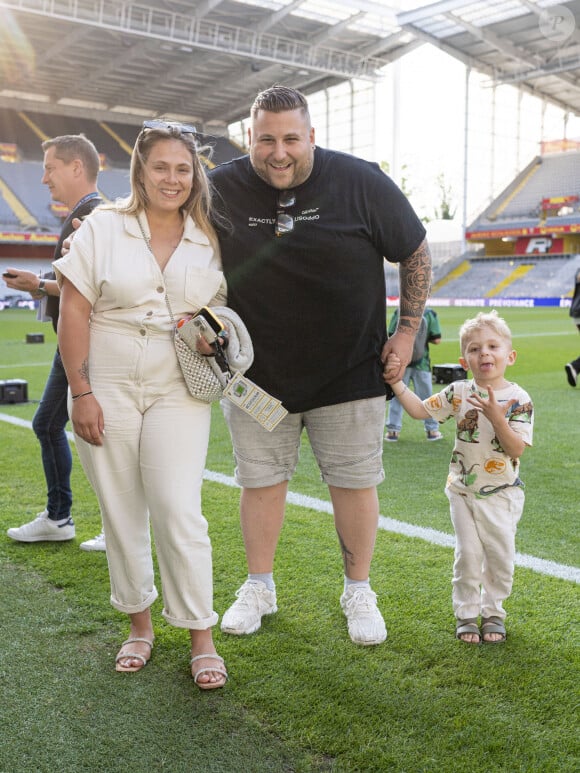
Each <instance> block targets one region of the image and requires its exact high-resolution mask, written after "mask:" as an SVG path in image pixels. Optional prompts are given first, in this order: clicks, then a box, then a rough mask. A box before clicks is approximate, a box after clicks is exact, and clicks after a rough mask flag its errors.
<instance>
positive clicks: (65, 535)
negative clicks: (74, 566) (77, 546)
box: [6, 510, 75, 542]
mask: <svg viewBox="0 0 580 773" xmlns="http://www.w3.org/2000/svg"><path fill="white" fill-rule="evenodd" d="M6 534H7V535H8V536H9V537H10V539H14V540H16V541H17V542H66V541H67V540H70V539H74V536H75V527H74V523H72V522H71V520H70V519H69V520H68V521H66V522H65V523H63V524H61V525H60V526H59V524H58V523H57V522H56V521H51V520H50V518H49V517H48V510H43V511H42V512H41V513H38V515H37V516H36V518H35V519H34V520H33V521H30V523H25V524H24V525H23V526H17V527H15V528H13V529H8V531H7V532H6Z"/></svg>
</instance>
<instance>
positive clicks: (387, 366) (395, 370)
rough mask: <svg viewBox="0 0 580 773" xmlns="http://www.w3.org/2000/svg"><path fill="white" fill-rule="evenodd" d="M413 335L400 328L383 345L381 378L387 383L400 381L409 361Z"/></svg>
mask: <svg viewBox="0 0 580 773" xmlns="http://www.w3.org/2000/svg"><path fill="white" fill-rule="evenodd" d="M413 341H414V337H413V336H412V335H410V334H409V333H403V332H401V331H400V330H399V331H397V332H396V333H394V335H392V336H391V337H390V338H389V339H388V341H387V342H386V344H385V345H384V347H383V351H382V354H381V360H382V361H383V363H384V369H383V379H384V380H385V381H386V382H387V384H394V383H395V382H396V381H400V380H401V379H402V378H403V376H404V374H405V370H406V368H407V365H408V364H409V363H410V362H411V355H412V353H413Z"/></svg>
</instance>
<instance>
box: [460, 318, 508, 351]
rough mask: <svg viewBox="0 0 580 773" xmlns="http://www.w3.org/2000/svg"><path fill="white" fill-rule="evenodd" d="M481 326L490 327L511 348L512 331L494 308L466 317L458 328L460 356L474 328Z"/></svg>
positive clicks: (477, 328) (478, 328)
mask: <svg viewBox="0 0 580 773" xmlns="http://www.w3.org/2000/svg"><path fill="white" fill-rule="evenodd" d="M482 327H490V328H491V329H492V330H493V331H494V333H495V334H496V335H498V336H499V337H500V338H503V339H504V340H505V341H507V343H508V344H509V346H510V348H511V345H512V332H511V330H510V329H509V327H508V324H507V322H506V321H505V319H503V317H500V316H499V314H498V313H497V311H496V310H495V309H493V310H492V311H480V312H479V314H477V316H475V317H473V318H472V319H466V320H465V322H464V323H463V325H461V327H460V328H459V345H460V347H461V355H462V356H465V350H466V348H467V344H468V342H469V339H470V338H471V336H472V335H473V333H474V332H475V331H476V330H481V328H482Z"/></svg>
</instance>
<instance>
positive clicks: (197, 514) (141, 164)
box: [54, 121, 227, 689]
mask: <svg viewBox="0 0 580 773" xmlns="http://www.w3.org/2000/svg"><path fill="white" fill-rule="evenodd" d="M194 131H195V130H194V129H193V128H192V127H187V126H182V125H180V124H167V123H165V122H161V121H146V122H145V124H144V128H143V130H142V131H141V133H140V134H139V136H138V138H137V141H136V143H135V148H134V150H133V156H132V160H131V194H130V196H129V197H128V198H127V199H126V200H124V201H120V202H117V204H116V205H115V206H111V207H108V208H102V209H100V210H97V211H96V212H95V213H93V215H92V216H91V217H90V218H88V219H87V220H86V221H85V222H84V223H83V224H82V226H81V228H80V229H79V231H78V233H77V234H76V237H75V239H74V242H73V244H72V247H71V250H70V252H69V254H68V255H66V257H64V258H61V259H60V260H58V261H56V262H55V264H54V265H55V269H56V271H57V277H58V279H59V282H60V283H61V285H62V294H61V317H60V323H59V333H58V335H59V346H60V351H61V354H62V359H63V362H64V365H65V368H66V371H67V377H68V381H69V387H70V397H69V400H70V403H69V408H70V415H71V421H72V424H73V429H74V432H75V435H76V438H77V448H78V453H79V456H80V458H81V461H82V464H83V467H84V469H85V472H86V474H87V476H88V478H89V480H90V482H91V484H92V486H93V488H94V490H95V492H96V494H97V497H98V499H99V503H100V506H101V510H102V515H103V523H104V530H105V537H106V543H107V558H108V562H109V574H110V580H111V603H112V605H113V607H115V609H118V610H119V611H121V612H125V613H126V614H127V615H129V618H130V623H131V625H130V635H129V639H128V640H127V642H124V644H123V645H122V647H121V649H120V651H119V654H118V655H117V658H116V668H117V670H118V671H138V670H140V669H141V668H142V667H143V666H144V665H145V664H146V663H147V662H148V660H149V658H150V656H151V649H152V646H153V626H152V620H151V612H150V607H151V605H152V604H153V602H154V601H155V599H156V598H157V590H156V587H155V581H154V573H153V562H152V556H151V540H150V525H151V526H152V528H153V535H154V538H155V546H156V551H157V557H158V562H159V570H160V576H161V584H162V589H163V601H164V608H163V616H164V617H165V618H166V620H167V621H168V622H169V623H170V624H172V625H174V626H177V627H179V628H187V629H188V630H189V631H190V635H191V669H192V675H193V677H194V679H195V681H196V684H197V685H198V686H199V687H200V688H201V689H212V688H215V687H222V686H223V684H225V681H226V678H227V674H226V671H225V668H224V665H223V661H222V659H221V658H219V656H218V655H217V653H216V650H215V647H214V644H213V638H212V627H213V626H214V625H215V624H216V623H217V620H218V616H217V614H216V613H215V612H214V611H213V608H212V601H213V588H212V560H211V544H210V540H209V537H208V532H207V522H206V520H205V518H204V517H203V515H202V512H201V484H202V476H203V469H204V465H205V457H206V451H207V446H208V440H209V428H210V406H209V405H207V404H205V403H202V402H199V401H197V400H195V399H194V398H192V397H191V396H190V395H189V393H188V391H187V388H186V386H185V382H184V379H183V375H182V373H181V371H180V368H179V365H178V362H177V357H176V354H175V348H174V345H173V340H172V322H171V319H170V315H169V311H168V307H167V302H166V295H167V298H168V300H169V303H170V305H171V310H172V312H173V315H174V317H175V318H176V319H179V318H180V317H183V316H184V315H185V314H191V313H192V312H194V311H196V310H197V309H199V307H200V306H203V305H207V304H210V303H214V304H215V303H223V302H224V301H225V283H224V280H223V275H222V272H221V263H220V257H219V249H218V246H217V240H216V237H215V234H214V231H213V228H212V227H211V225H210V222H209V192H208V187H207V182H206V177H205V173H204V171H203V168H202V166H201V163H200V161H199V158H198V155H197V150H198V148H197V145H196V143H195V135H194Z"/></svg>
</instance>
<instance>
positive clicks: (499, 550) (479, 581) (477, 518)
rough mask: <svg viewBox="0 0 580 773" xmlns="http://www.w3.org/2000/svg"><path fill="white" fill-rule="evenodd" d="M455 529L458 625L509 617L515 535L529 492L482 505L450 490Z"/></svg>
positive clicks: (505, 493)
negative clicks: (507, 605)
mask: <svg viewBox="0 0 580 773" xmlns="http://www.w3.org/2000/svg"><path fill="white" fill-rule="evenodd" d="M445 493H446V494H447V498H448V499H449V505H450V509H451V521H452V523H453V527H454V529H455V563H454V564H453V593H452V599H453V611H454V613H455V617H456V618H457V619H458V620H469V619H470V618H477V617H479V615H480V614H481V616H482V617H492V616H496V617H499V618H501V619H502V620H503V619H504V618H505V616H506V613H505V611H504V609H503V602H504V600H505V599H506V598H508V596H509V595H510V593H511V589H512V583H513V576H514V560H515V535H516V528H517V525H518V521H519V520H520V517H521V515H522V511H523V508H524V492H523V490H522V489H521V488H518V487H512V488H508V489H503V490H501V491H498V492H497V493H496V494H492V495H491V496H488V497H485V498H483V499H476V498H475V496H473V495H472V494H468V495H466V496H462V495H461V494H458V493H457V492H456V491H453V490H451V489H449V488H447V489H445Z"/></svg>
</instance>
